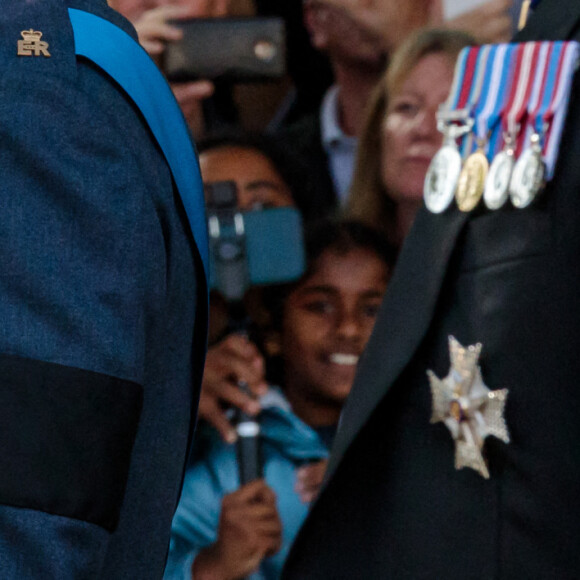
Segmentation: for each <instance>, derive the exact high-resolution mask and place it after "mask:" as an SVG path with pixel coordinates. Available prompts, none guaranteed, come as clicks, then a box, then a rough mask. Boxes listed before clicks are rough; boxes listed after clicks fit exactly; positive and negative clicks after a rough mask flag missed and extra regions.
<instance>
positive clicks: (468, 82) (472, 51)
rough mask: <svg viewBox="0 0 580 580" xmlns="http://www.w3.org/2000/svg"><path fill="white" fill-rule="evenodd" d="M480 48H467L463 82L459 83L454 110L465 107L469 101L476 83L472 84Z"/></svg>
mask: <svg viewBox="0 0 580 580" xmlns="http://www.w3.org/2000/svg"><path fill="white" fill-rule="evenodd" d="M480 48H481V47H479V46H472V47H471V48H469V52H468V54H467V60H466V62H465V73H464V76H463V82H462V83H461V89H460V91H459V98H458V99H457V103H456V105H455V110H458V111H461V110H462V109H465V108H466V106H467V103H468V102H469V100H470V98H471V97H472V94H473V92H474V89H475V88H476V85H477V83H475V84H474V82H473V79H474V77H475V76H476V75H475V73H476V70H477V69H478V64H479V62H480V60H479V56H480Z"/></svg>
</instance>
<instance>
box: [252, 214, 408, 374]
mask: <svg viewBox="0 0 580 580" xmlns="http://www.w3.org/2000/svg"><path fill="white" fill-rule="evenodd" d="M304 245H305V253H306V270H305V272H304V274H303V275H302V276H301V277H300V279H299V280H298V281H297V282H294V283H292V284H285V285H283V286H273V287H270V288H265V289H264V293H263V303H264V307H265V308H266V310H267V312H268V317H269V321H270V324H269V328H267V329H262V332H263V333H264V334H263V336H264V338H265V337H266V336H267V335H268V334H270V333H274V334H276V333H280V332H281V331H282V323H283V319H284V305H285V302H286V300H287V298H288V296H289V295H290V293H291V292H292V291H293V290H294V289H295V288H297V287H298V286H299V285H300V284H302V283H303V282H304V281H305V280H308V278H310V276H312V275H313V274H314V273H315V272H316V269H317V267H318V264H317V261H318V259H319V258H320V257H321V256H322V254H323V253H324V252H326V251H328V250H332V251H334V252H336V253H337V254H339V255H346V254H348V253H349V252H351V251H352V250H357V249H364V250H369V251H370V252H372V253H373V254H375V255H376V256H377V257H378V258H379V259H381V260H382V261H383V262H384V263H385V265H386V266H387V275H388V276H390V275H391V273H392V270H393V268H394V266H395V260H396V255H397V251H396V248H395V246H394V245H393V244H391V243H390V242H389V241H388V240H387V239H386V238H385V237H384V236H383V235H382V234H381V233H379V232H378V231H377V230H375V229H373V228H371V227H369V226H367V225H365V224H363V223H361V222H358V221H354V220H350V219H348V220H346V219H339V218H324V219H321V220H319V221H317V222H313V223H310V224H308V225H307V226H306V228H305V234H304ZM266 350H267V349H266ZM268 354H269V355H270V356H269V357H268V358H267V365H266V366H267V369H266V372H267V378H268V380H269V381H270V382H271V383H272V384H282V383H283V377H284V371H283V369H284V362H283V357H282V356H281V353H277V354H274V353H271V352H270V353H268Z"/></svg>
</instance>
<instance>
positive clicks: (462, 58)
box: [437, 48, 470, 118]
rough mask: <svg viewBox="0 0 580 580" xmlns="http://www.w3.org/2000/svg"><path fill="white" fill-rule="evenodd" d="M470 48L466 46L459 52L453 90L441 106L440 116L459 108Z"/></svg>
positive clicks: (443, 116)
mask: <svg viewBox="0 0 580 580" xmlns="http://www.w3.org/2000/svg"><path fill="white" fill-rule="evenodd" d="M469 50H470V49H469V48H464V49H462V50H461V52H460V53H459V56H458V57H457V62H456V63H455V71H454V73H453V83H452V84H451V90H450V91H449V96H448V97H447V101H446V102H445V105H444V106H443V107H441V110H440V111H439V113H438V115H437V116H438V118H439V117H442V118H445V114H446V113H449V112H451V111H454V110H455V109H457V103H458V101H459V95H460V93H461V88H462V86H463V77H464V76H465V63H466V62H467V57H468V56H469Z"/></svg>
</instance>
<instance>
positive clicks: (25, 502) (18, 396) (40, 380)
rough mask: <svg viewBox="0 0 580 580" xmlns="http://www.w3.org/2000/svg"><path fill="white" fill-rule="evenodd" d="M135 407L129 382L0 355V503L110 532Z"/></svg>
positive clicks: (138, 400) (137, 399)
mask: <svg viewBox="0 0 580 580" xmlns="http://www.w3.org/2000/svg"><path fill="white" fill-rule="evenodd" d="M142 405H143V389H142V387H141V385H138V384H136V383H133V382H130V381H125V380H121V379H118V378H115V377H111V376H108V375H103V374H99V373H95V372H90V371H85V370H81V369H77V368H71V367H66V366H61V365H57V364H52V363H47V362H42V361H37V360H31V359H25V358H20V357H15V356H7V355H0V440H1V442H0V504H5V505H11V506H15V507H23V508H29V509H35V510H40V511H44V512H47V513H51V514H55V515H60V516H65V517H70V518H75V519H79V520H83V521H86V522H90V523H94V524H97V525H99V526H102V527H103V528H105V529H107V530H109V531H113V530H114V529H115V527H116V526H117V523H118V520H119V513H120V510H121V504H122V502H123V496H124V493H125V487H126V484H127V478H128V473H129V465H130V461H131V451H132V448H133V443H134V441H135V437H136V434H137V427H138V424H139V417H140V413H141V408H142Z"/></svg>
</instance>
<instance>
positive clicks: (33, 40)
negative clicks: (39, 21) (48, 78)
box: [18, 28, 50, 57]
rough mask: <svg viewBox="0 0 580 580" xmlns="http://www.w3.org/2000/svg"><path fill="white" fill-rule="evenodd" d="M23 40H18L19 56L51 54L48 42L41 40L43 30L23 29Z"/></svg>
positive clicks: (46, 55)
mask: <svg viewBox="0 0 580 580" xmlns="http://www.w3.org/2000/svg"><path fill="white" fill-rule="evenodd" d="M20 34H21V35H22V40H19V41H18V56H45V57H48V56H50V52H48V42H45V41H44V40H40V39H41V38H42V32H40V31H39V30H33V29H32V28H31V29H30V30H23V31H22V32H21V33H20Z"/></svg>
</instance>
